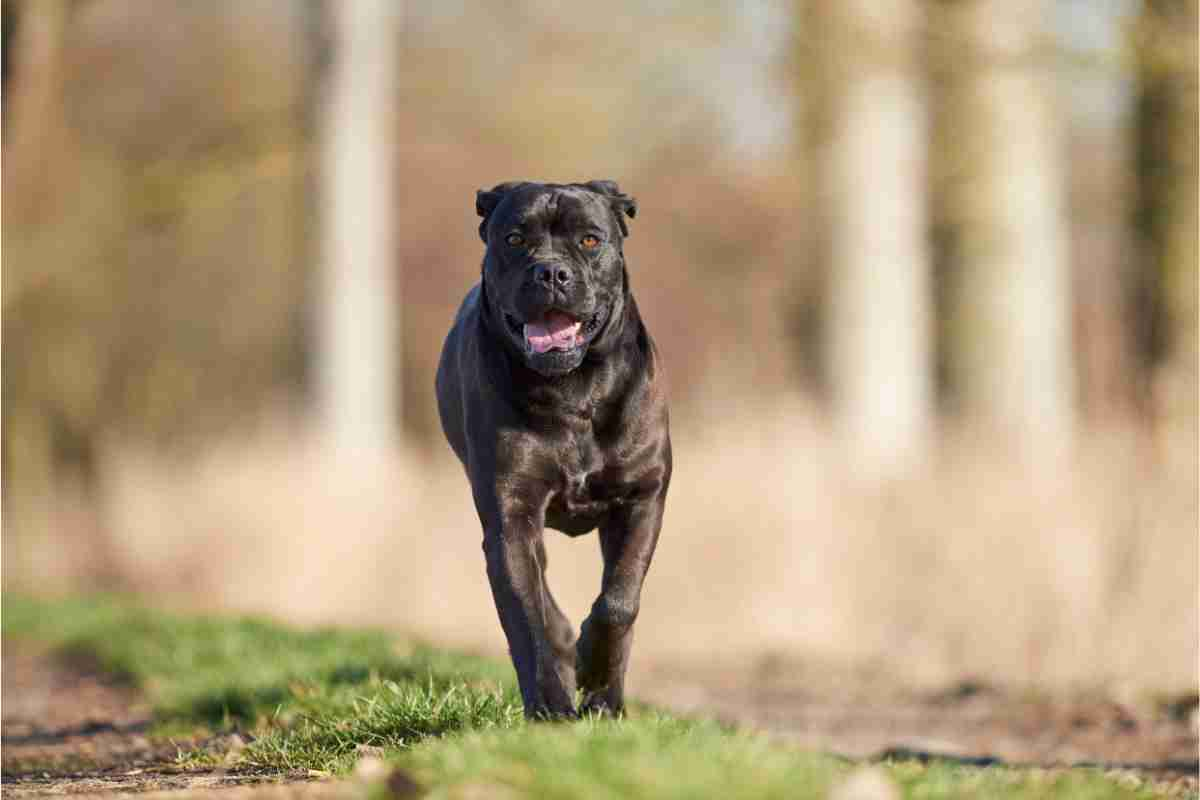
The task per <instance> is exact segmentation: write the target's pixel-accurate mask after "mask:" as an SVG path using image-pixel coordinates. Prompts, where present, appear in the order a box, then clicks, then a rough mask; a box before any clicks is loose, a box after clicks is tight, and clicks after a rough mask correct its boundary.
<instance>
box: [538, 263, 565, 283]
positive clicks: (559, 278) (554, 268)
mask: <svg viewBox="0 0 1200 800" xmlns="http://www.w3.org/2000/svg"><path fill="white" fill-rule="evenodd" d="M533 277H534V279H535V280H537V282H538V283H544V284H546V285H547V286H566V285H567V284H569V283H570V282H571V278H572V275H571V270H570V269H568V268H567V267H564V266H562V265H561V264H538V265H537V266H536V267H534V270H533Z"/></svg>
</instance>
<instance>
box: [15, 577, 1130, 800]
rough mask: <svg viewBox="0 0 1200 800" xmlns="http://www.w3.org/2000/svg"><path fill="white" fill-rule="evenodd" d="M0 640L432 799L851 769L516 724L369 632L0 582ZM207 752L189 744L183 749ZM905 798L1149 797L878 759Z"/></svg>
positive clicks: (489, 669)
mask: <svg viewBox="0 0 1200 800" xmlns="http://www.w3.org/2000/svg"><path fill="white" fill-rule="evenodd" d="M2 612H3V613H2V619H3V634H4V636H5V637H6V639H13V638H29V639H36V640H40V641H43V642H46V643H48V644H51V645H53V646H56V647H58V648H61V649H63V650H66V651H70V652H73V653H77V654H85V655H86V656H87V657H89V658H92V659H95V660H96V661H97V662H98V663H99V665H100V666H102V667H103V668H105V669H107V670H111V671H112V672H114V673H117V674H119V675H122V676H124V677H125V678H127V679H128V680H130V681H132V682H134V683H136V684H137V685H139V686H141V687H143V688H144V689H145V691H146V692H147V694H148V695H149V698H150V699H151V701H152V702H153V703H154V705H155V709H156V712H157V715H158V718H159V720H160V721H161V724H162V725H165V726H167V729H178V728H179V727H180V726H185V727H186V726H192V727H195V728H203V729H207V730H213V731H225V730H234V729H236V730H241V731H247V732H251V733H252V734H253V740H252V741H251V743H250V745H249V746H248V747H247V748H246V749H245V750H243V751H242V752H241V753H240V755H239V758H240V763H241V765H242V766H244V767H246V768H254V769H273V770H284V769H312V770H321V771H325V772H331V773H334V774H342V773H345V772H347V771H348V770H350V769H351V767H352V766H353V765H354V763H355V761H356V758H357V757H358V752H357V750H356V748H358V747H359V746H360V745H369V746H372V747H378V748H382V750H383V752H384V754H385V756H386V757H387V758H388V760H389V761H391V762H393V763H394V764H395V765H396V766H397V767H398V768H399V769H401V770H403V771H404V772H405V773H406V774H408V775H410V776H411V777H413V778H414V779H415V780H416V781H417V782H418V783H419V784H420V785H422V786H423V787H425V788H427V789H428V790H429V792H430V795H431V796H433V797H459V796H481V795H482V796H487V797H493V796H495V797H506V796H507V797H529V798H541V797H546V798H586V799H587V800H600V799H601V798H610V797H611V798H684V797H697V796H709V797H722V798H734V799H735V800H736V798H751V797H753V798H773V797H779V798H783V797H788V798H796V797H824V796H826V795H827V794H828V793H829V791H830V789H831V787H834V786H836V784H838V783H839V782H840V781H842V780H844V778H845V776H846V775H847V774H848V773H849V772H850V771H851V770H852V769H854V765H852V764H850V763H848V762H846V761H844V760H842V759H838V758H835V757H832V756H826V755H820V754H815V753H810V752H804V751H800V750H797V749H795V748H792V747H788V746H786V745H783V744H779V743H776V742H772V741H770V740H768V739H766V738H765V737H762V736H758V735H753V734H750V733H746V732H741V731H736V730H732V729H729V728H728V727H724V726H721V725H718V724H717V723H715V722H713V721H710V720H687V719H679V718H675V717H672V716H670V715H666V714H662V713H658V712H655V711H653V710H639V711H638V712H637V713H635V714H634V715H633V716H632V718H630V719H626V720H620V721H611V720H597V719H585V720H582V721H579V722H575V723H542V724H530V723H526V722H525V720H524V719H523V717H522V714H521V706H520V700H519V697H518V695H517V693H516V691H515V687H514V685H513V678H512V670H511V668H510V667H509V666H508V665H507V664H503V663H499V662H496V661H493V660H489V659H483V658H478V657H474V656H469V655H463V654H455V653H449V652H446V651H444V650H439V649H436V648H432V647H430V646H428V645H424V644H421V643H411V642H399V641H397V640H396V639H394V638H392V637H389V636H388V635H386V634H383V633H380V632H369V631H350V630H343V629H334V628H326V629H319V630H309V631H303V630H296V629H292V628H288V627H285V626H282V625H278V624H275V623H272V622H269V621H265V620H261V619H251V618H238V619H230V618H216V617H196V616H178V615H172V614H166V613H162V612H157V611H150V610H148V609H146V608H144V607H139V606H137V605H135V604H132V603H129V602H124V601H121V600H116V599H112V598H87V599H69V600H56V601H44V600H32V599H29V598H25V597H15V596H5V597H4V599H3V606H2ZM206 758H211V756H209V755H207V754H206V753H205V752H204V751H198V752H195V753H192V754H190V755H189V756H188V758H187V760H189V761H190V762H191V763H193V764H203V763H204V762H205V760H206ZM884 768H885V769H886V770H887V772H888V774H889V775H890V776H891V779H892V780H893V781H894V782H895V783H896V785H897V786H898V787H899V788H900V789H901V790H902V791H903V795H904V796H905V797H909V798H943V797H945V798H950V797H978V798H992V797H999V798H1077V797H1078V798H1093V799H1094V800H1105V799H1107V798H1137V797H1150V796H1152V795H1151V794H1150V793H1149V791H1148V790H1146V789H1144V788H1143V789H1138V788H1131V787H1128V786H1124V785H1121V784H1119V783H1117V782H1114V781H1112V780H1109V779H1107V778H1105V777H1104V776H1102V775H1099V774H1097V773H1095V772H1092V771H1086V770H1074V771H1069V772H1062V773H1057V774H1045V773H1040V772H1036V771H1029V770H1015V769H1006V768H996V767H991V768H985V769H980V768H971V767H962V766H957V765H953V764H931V765H918V764H914V763H907V764H892V765H886V766H885V767H884Z"/></svg>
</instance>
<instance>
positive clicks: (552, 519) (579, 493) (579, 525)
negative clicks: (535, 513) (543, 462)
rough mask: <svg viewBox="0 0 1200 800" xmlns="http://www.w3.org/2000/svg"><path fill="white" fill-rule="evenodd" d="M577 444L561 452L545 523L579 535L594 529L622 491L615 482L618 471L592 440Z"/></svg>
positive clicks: (618, 499) (564, 531)
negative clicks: (608, 462)
mask: <svg viewBox="0 0 1200 800" xmlns="http://www.w3.org/2000/svg"><path fill="white" fill-rule="evenodd" d="M574 445H575V446H574V447H572V448H570V449H567V450H565V451H564V452H563V453H562V456H563V457H562V458H561V459H560V461H559V475H558V481H556V483H557V487H556V490H555V491H554V492H553V493H552V495H551V497H550V502H549V504H548V506H547V509H546V524H547V525H548V526H549V527H551V528H555V529H557V530H560V531H562V532H563V533H567V534H571V535H573V536H577V535H580V534H583V533H587V532H589V531H591V530H593V529H595V527H596V526H597V525H599V524H600V523H601V522H602V521H603V519H604V517H605V516H607V514H608V512H609V511H610V510H611V509H612V507H613V506H614V504H616V503H618V502H620V495H621V493H620V490H619V488H618V485H617V483H618V482H616V481H614V479H615V478H616V477H617V470H615V469H614V465H610V464H607V463H606V459H605V454H604V453H603V451H601V449H600V448H599V447H597V446H596V445H595V444H594V443H593V442H590V441H577V442H575V443H574Z"/></svg>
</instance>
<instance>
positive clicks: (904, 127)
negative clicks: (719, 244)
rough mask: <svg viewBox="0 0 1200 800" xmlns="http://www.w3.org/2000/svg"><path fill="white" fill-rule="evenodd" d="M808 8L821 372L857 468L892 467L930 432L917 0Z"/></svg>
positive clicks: (909, 459) (910, 463) (910, 458)
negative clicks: (821, 271)
mask: <svg viewBox="0 0 1200 800" xmlns="http://www.w3.org/2000/svg"><path fill="white" fill-rule="evenodd" d="M807 11H808V12H809V13H808V14H807V15H806V20H807V23H808V25H809V26H811V30H806V31H804V35H805V36H806V37H814V38H815V39H816V40H817V41H818V44H817V45H816V47H817V48H818V50H817V53H818V56H817V57H818V58H819V59H820V60H821V62H822V63H821V65H820V66H819V73H820V75H821V76H822V78H823V79H822V81H821V83H823V84H824V85H823V86H822V87H820V88H819V89H818V91H817V94H816V96H815V97H811V98H810V99H811V100H813V101H815V102H818V103H820V104H821V105H823V106H824V108H822V109H819V110H817V111H816V112H814V113H815V114H816V116H817V118H818V119H822V120H824V123H823V125H824V130H825V134H826V137H825V141H824V142H823V143H820V144H821V145H822V146H820V147H819V151H818V152H819V156H818V159H817V164H818V168H819V173H818V175H819V179H820V180H821V182H822V183H823V194H824V203H822V204H821V206H822V207H823V208H824V210H823V212H822V213H823V214H825V215H826V220H825V223H826V225H825V227H826V229H827V230H826V233H825V235H826V236H827V237H828V238H827V246H828V251H829V259H830V274H829V278H828V280H829V306H828V309H827V311H826V319H825V332H824V334H823V340H824V342H825V362H826V374H827V376H828V379H829V388H830V395H831V399H832V403H833V413H834V416H835V422H836V425H837V427H838V429H839V432H840V435H841V436H842V438H843V440H844V442H845V446H846V452H847V455H848V458H849V460H850V465H851V468H852V469H853V470H854V471H855V472H856V473H858V474H859V475H860V476H862V477H865V478H867V479H869V480H887V479H889V478H895V477H900V476H902V475H904V474H905V473H906V472H908V471H910V470H911V469H913V468H914V467H916V466H918V465H919V464H920V463H921V461H922V460H923V458H924V457H925V455H926V452H927V449H928V441H929V437H930V432H931V416H932V400H933V398H932V392H933V386H932V373H931V369H932V359H931V286H930V264H929V252H928V244H927V234H928V230H927V229H928V225H927V215H926V207H927V202H926V197H927V195H926V187H927V175H926V161H927V130H928V120H927V107H926V98H925V93H924V89H923V77H924V76H923V74H922V72H921V69H920V66H919V64H918V62H917V58H916V54H917V50H918V39H917V37H918V36H919V34H920V33H921V29H922V27H923V19H922V13H921V12H922V6H921V5H920V3H919V2H917V0H887V2H878V1H876V2H871V1H870V0H854V2H844V3H827V2H820V0H813V2H812V3H811V4H810V7H809V8H808V9H807Z"/></svg>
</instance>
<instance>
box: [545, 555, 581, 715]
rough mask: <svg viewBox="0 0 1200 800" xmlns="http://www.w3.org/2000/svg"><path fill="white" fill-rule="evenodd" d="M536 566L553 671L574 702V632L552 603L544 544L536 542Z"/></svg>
mask: <svg viewBox="0 0 1200 800" xmlns="http://www.w3.org/2000/svg"><path fill="white" fill-rule="evenodd" d="M537 559H538V565H539V566H540V567H541V571H542V597H543V600H544V603H545V609H546V639H547V640H548V642H549V644H550V649H551V650H552V651H553V656H554V670H555V672H557V673H558V679H559V680H560V681H561V682H562V686H563V689H564V690H565V691H566V692H567V694H568V696H570V697H571V698H572V701H574V697H575V631H574V630H572V629H571V621H570V620H569V619H568V618H567V615H566V614H564V613H563V610H562V609H561V608H559V607H558V603H556V602H555V601H554V595H552V594H551V593H550V584H549V583H548V582H547V581H546V564H547V559H546V543H545V541H543V540H539V541H538V545H537Z"/></svg>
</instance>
